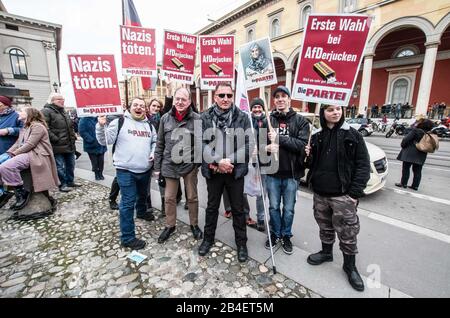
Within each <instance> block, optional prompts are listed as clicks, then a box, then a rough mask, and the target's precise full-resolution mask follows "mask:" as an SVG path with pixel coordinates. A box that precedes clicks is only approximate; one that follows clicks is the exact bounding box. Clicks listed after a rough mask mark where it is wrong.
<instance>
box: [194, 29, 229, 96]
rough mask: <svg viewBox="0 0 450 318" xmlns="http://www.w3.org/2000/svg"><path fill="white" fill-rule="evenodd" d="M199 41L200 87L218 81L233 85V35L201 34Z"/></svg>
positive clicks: (214, 83)
mask: <svg viewBox="0 0 450 318" xmlns="http://www.w3.org/2000/svg"><path fill="white" fill-rule="evenodd" d="M199 43H200V70H201V75H200V77H201V80H200V81H201V82H200V86H201V89H214V88H215V87H216V85H217V84H219V83H220V82H229V83H230V84H232V85H233V86H234V35H204V36H203V35H202V36H200V37H199Z"/></svg>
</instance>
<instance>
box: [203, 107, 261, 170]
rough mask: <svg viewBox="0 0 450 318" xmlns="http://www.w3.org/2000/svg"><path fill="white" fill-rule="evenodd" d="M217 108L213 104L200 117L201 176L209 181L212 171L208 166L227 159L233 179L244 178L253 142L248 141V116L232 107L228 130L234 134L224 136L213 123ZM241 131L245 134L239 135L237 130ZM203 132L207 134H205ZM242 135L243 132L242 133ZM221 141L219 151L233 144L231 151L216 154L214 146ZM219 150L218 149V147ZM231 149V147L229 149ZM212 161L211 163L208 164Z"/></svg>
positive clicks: (249, 131)
mask: <svg viewBox="0 0 450 318" xmlns="http://www.w3.org/2000/svg"><path fill="white" fill-rule="evenodd" d="M215 107H218V106H217V104H213V105H212V107H211V108H209V109H207V110H206V111H204V112H203V113H202V115H201V118H202V130H203V134H204V136H203V161H202V175H203V176H204V177H205V178H206V179H210V178H211V177H212V176H213V173H212V170H211V169H210V168H209V164H211V163H212V164H214V163H215V164H217V163H218V162H219V161H220V160H222V159H225V158H228V159H230V160H231V163H232V164H233V165H234V169H233V176H234V178H235V179H239V178H242V177H244V176H245V175H246V174H247V173H248V163H249V159H250V152H249V149H251V147H252V146H251V145H253V141H251V140H250V139H252V138H250V135H251V123H250V119H249V117H248V115H247V114H246V113H244V112H243V111H241V110H240V109H239V108H237V107H236V106H234V105H233V106H232V109H231V110H230V111H232V112H233V114H232V115H231V116H232V119H231V127H229V128H230V130H232V129H234V130H235V132H236V133H233V134H231V133H230V134H226V133H225V132H224V131H223V130H221V129H219V128H217V126H216V124H215V122H214V114H213V112H214V108H215ZM237 129H243V131H244V132H247V134H245V135H243V134H239V130H237ZM207 130H208V131H210V132H213V133H212V134H208V132H207ZM205 132H207V133H206V134H205ZM242 133H243V132H242ZM216 136H221V138H217V137H216ZM219 139H222V141H224V147H220V149H223V148H225V149H226V148H227V146H226V145H229V144H230V143H231V142H233V146H234V147H233V149H227V150H228V151H227V152H226V153H216V150H217V149H216V147H215V144H216V142H217V140H219ZM218 148H219V147H218ZM230 148H231V147H230ZM205 154H207V155H209V156H212V158H206V157H205ZM205 159H212V161H213V162H209V160H205Z"/></svg>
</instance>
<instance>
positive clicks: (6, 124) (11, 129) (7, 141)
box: [0, 109, 23, 155]
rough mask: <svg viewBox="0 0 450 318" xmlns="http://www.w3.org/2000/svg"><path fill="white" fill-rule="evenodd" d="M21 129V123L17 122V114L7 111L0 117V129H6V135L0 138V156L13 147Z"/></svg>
mask: <svg viewBox="0 0 450 318" xmlns="http://www.w3.org/2000/svg"><path fill="white" fill-rule="evenodd" d="M22 127H23V123H22V122H21V121H20V120H19V114H18V113H17V112H15V111H14V110H13V109H8V110H7V111H5V112H4V113H3V114H1V115H0V129H5V128H6V129H8V134H7V135H6V136H1V137H0V155H1V154H4V153H5V152H6V150H8V149H9V148H11V146H12V145H14V143H15V142H16V140H17V137H18V136H19V132H20V128H22Z"/></svg>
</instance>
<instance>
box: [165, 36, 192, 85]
mask: <svg viewBox="0 0 450 318" xmlns="http://www.w3.org/2000/svg"><path fill="white" fill-rule="evenodd" d="M196 49H197V36H195V35H189V34H184V33H179V32H172V31H167V30H165V31H164V51H163V56H164V58H163V77H165V78H168V79H170V80H173V81H178V82H181V83H186V84H192V82H193V81H194V67H195V53H196Z"/></svg>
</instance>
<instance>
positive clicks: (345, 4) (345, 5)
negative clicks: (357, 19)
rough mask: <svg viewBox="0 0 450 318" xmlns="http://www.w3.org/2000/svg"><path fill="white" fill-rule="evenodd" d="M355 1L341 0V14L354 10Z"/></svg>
mask: <svg viewBox="0 0 450 318" xmlns="http://www.w3.org/2000/svg"><path fill="white" fill-rule="evenodd" d="M356 6H357V1H356V0H341V12H344V13H350V12H353V11H355V10H356Z"/></svg>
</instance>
